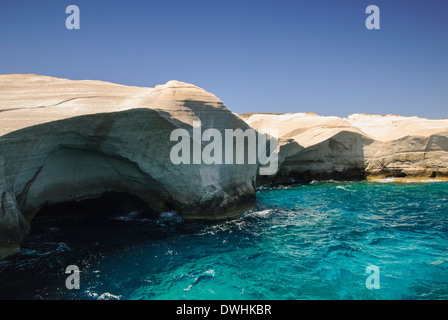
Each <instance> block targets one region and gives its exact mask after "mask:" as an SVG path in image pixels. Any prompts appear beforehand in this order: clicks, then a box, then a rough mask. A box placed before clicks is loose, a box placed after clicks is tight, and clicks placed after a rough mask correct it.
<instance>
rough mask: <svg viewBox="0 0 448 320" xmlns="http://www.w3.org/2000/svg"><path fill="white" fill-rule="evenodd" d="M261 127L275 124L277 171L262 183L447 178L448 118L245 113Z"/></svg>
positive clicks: (270, 126)
mask: <svg viewBox="0 0 448 320" xmlns="http://www.w3.org/2000/svg"><path fill="white" fill-rule="evenodd" d="M243 118H244V119H245V121H246V122H247V123H248V124H249V125H250V126H252V127H253V128H255V129H257V130H262V129H267V128H269V129H276V130H277V131H278V140H279V144H280V152H279V166H280V168H279V171H278V172H277V174H276V175H274V176H269V177H268V176H264V177H259V179H258V183H259V184H261V183H267V182H277V183H280V182H286V181H289V180H293V181H294V180H300V181H311V180H322V179H334V180H341V179H343V180H347V179H368V180H379V179H385V178H395V179H396V180H397V181H398V180H400V179H401V180H403V179H406V180H421V179H440V180H447V179H448V120H428V119H422V118H417V117H401V116H392V115H389V116H379V115H364V114H353V115H350V116H349V117H348V118H339V117H322V116H318V115H316V114H312V113H296V114H282V115H272V114H251V115H249V116H243Z"/></svg>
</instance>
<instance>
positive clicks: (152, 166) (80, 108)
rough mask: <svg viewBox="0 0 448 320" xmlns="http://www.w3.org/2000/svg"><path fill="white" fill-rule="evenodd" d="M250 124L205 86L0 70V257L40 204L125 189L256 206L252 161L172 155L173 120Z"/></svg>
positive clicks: (156, 204) (189, 206)
mask: <svg viewBox="0 0 448 320" xmlns="http://www.w3.org/2000/svg"><path fill="white" fill-rule="evenodd" d="M194 120H200V121H201V123H202V127H203V128H204V129H206V128H216V129H218V130H224V129H226V128H228V129H233V128H241V129H243V130H245V129H246V128H248V125H247V124H246V123H245V122H244V121H243V120H242V119H241V118H239V117H238V116H236V115H235V114H233V113H232V112H231V111H229V110H228V109H227V108H226V107H225V106H224V104H223V103H222V102H221V101H220V100H219V99H218V98H216V97H215V96H214V95H213V94H210V93H208V92H206V91H205V90H203V89H201V88H199V87H196V86H194V85H191V84H187V83H183V82H178V81H170V82H168V83H166V84H165V85H159V86H156V87H155V88H139V87H128V86H122V85H117V84H112V83H106V82H100V81H71V80H66V79H58V78H52V77H46V76H37V75H1V76H0V166H1V167H0V202H1V203H0V204H1V205H0V256H4V255H6V254H8V253H10V252H13V251H15V250H17V249H18V247H19V243H20V240H21V239H22V237H23V236H24V235H25V234H26V233H27V232H28V230H29V225H30V221H31V219H32V217H33V216H34V215H35V214H36V212H37V211H39V209H41V208H42V207H44V206H47V205H51V204H56V203H65V202H70V201H78V200H83V199H89V198H95V197H100V196H102V195H104V194H108V193H112V192H118V193H126V194H130V195H133V196H136V197H138V198H139V199H141V200H142V201H143V202H144V203H145V204H146V205H147V206H148V208H149V209H150V210H152V211H153V212H155V213H159V214H160V213H162V212H165V211H171V210H175V211H177V212H178V213H179V214H180V215H182V216H183V217H184V218H186V219H218V218H226V217H233V216H236V215H239V214H241V213H243V212H245V211H247V210H250V209H253V208H254V207H255V191H254V186H255V177H256V173H257V165H253V164H252V165H250V164H242V165H225V164H223V165H204V164H197V165H196V164H195V165H193V164H191V165H186V164H179V165H174V164H173V163H172V162H171V161H170V150H171V148H172V147H173V145H174V144H176V142H172V141H170V134H171V132H172V131H173V130H174V129H176V128H184V129H186V130H187V131H189V132H191V131H192V123H193V121H194Z"/></svg>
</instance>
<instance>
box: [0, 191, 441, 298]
mask: <svg viewBox="0 0 448 320" xmlns="http://www.w3.org/2000/svg"><path fill="white" fill-rule="evenodd" d="M257 203H258V207H259V209H258V210H257V211H256V212H252V213H249V214H246V215H244V216H242V217H240V218H237V219H234V220H231V221H221V222H215V223H198V222H195V223H191V222H184V221H182V219H180V218H179V217H175V216H174V217H173V216H168V217H165V218H159V219H146V218H141V217H139V216H137V215H133V214H131V215H126V216H120V217H113V218H111V217H109V218H107V219H103V220H101V219H98V220H88V219H87V221H85V219H86V218H84V217H81V218H80V217H76V219H75V218H73V217H69V216H64V214H63V213H61V214H60V215H59V216H57V217H54V216H42V217H39V216H38V217H36V218H35V221H34V222H33V223H34V225H33V229H32V230H33V231H32V233H31V234H30V235H29V236H28V237H27V238H26V239H25V241H24V242H23V250H22V252H21V253H19V254H16V255H13V256H10V257H8V258H7V259H5V260H3V261H0V298H3V299H5V298H23V299H98V298H104V297H109V298H119V299H447V298H448V251H447V250H448V183H444V182H439V183H414V184H411V183H409V184H395V183H369V182H350V183H348V182H347V183H333V182H326V183H315V184H309V185H295V186H287V187H285V186H284V187H275V188H261V189H259V190H258V191H257ZM89 219H90V218H89ZM72 264H74V265H77V266H78V267H79V268H80V270H81V275H80V285H81V289H80V290H67V289H66V287H65V278H66V277H67V275H66V274H65V273H64V271H65V268H66V267H67V266H68V265H72ZM368 266H376V267H378V268H379V271H380V274H379V277H380V278H379V279H380V288H379V289H371V290H369V289H367V288H366V279H367V277H368V276H369V274H367V273H366V268H367V267H368Z"/></svg>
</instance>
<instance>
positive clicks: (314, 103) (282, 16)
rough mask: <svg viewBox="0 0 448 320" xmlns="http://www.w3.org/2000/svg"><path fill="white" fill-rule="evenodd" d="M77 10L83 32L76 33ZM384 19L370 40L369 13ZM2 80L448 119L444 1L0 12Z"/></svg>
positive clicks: (207, 3) (57, 2) (16, 2)
mask: <svg viewBox="0 0 448 320" xmlns="http://www.w3.org/2000/svg"><path fill="white" fill-rule="evenodd" d="M70 4H75V5H77V6H78V7H79V9H80V12H81V29H80V30H67V29H66V28H65V20H66V18H67V17H68V14H66V13H65V8H66V7H67V6H68V5H70ZM370 4H374V5H377V6H378V7H379V8H380V10H381V29H380V30H367V29H366V27H365V19H366V18H367V16H368V15H367V14H366V13H365V9H366V7H367V6H368V5H370ZM0 73H1V74H6V73H36V74H43V75H50V76H55V77H64V78H69V79H94V80H104V81H110V82H115V83H120V84H126V85H137V86H148V87H154V86H155V85H157V84H161V83H165V82H167V81H169V80H172V79H176V80H180V81H185V82H189V83H193V84H195V85H198V86H200V87H202V88H204V89H206V90H207V91H210V92H212V93H214V94H215V95H217V96H218V97H219V98H220V99H221V100H223V101H224V103H225V104H226V105H227V106H228V107H229V108H230V109H231V110H232V111H234V112H237V113H244V112H308V111H313V112H316V113H317V114H320V115H337V116H347V115H348V114H351V113H356V112H362V113H375V114H401V115H406V116H413V115H416V116H421V117H427V118H444V117H448V1H446V0H426V1H423V0H419V1H417V0H387V1H385V0H369V1H365V0H307V1H301V0H294V1H284V0H275V1H274V0H271V1H264V0H190V1H185V0H184V1H178V0H145V1H136V0H128V1H105V0H88V1H84V0H70V1H65V0H53V1H51V0H32V1H31V0H30V1H28V0H27V1H24V0H0Z"/></svg>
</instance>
